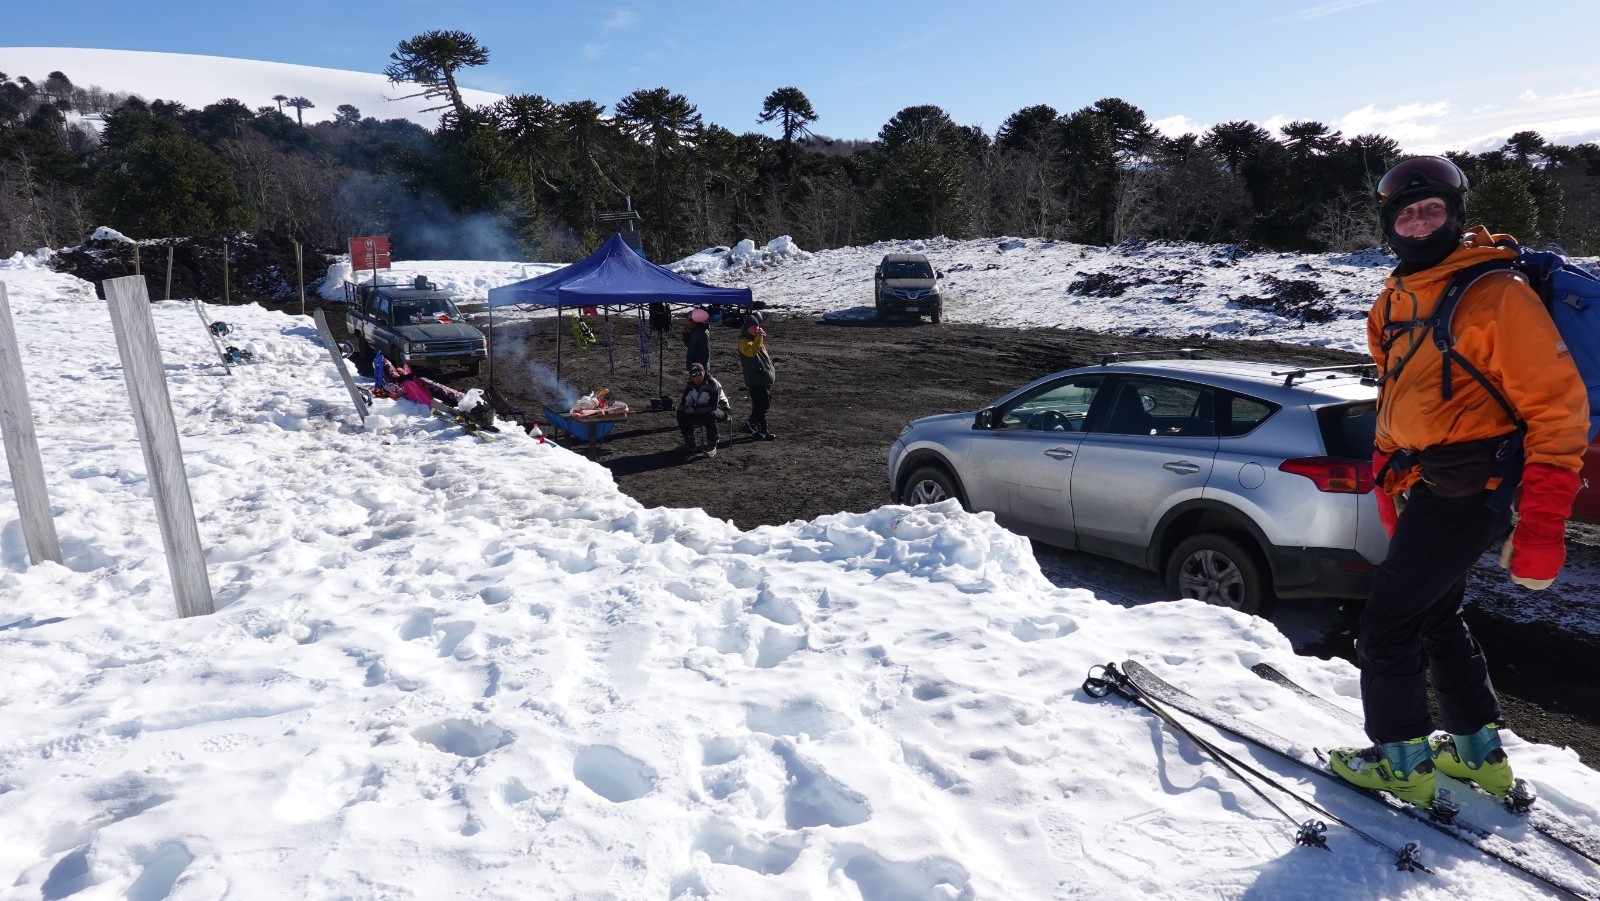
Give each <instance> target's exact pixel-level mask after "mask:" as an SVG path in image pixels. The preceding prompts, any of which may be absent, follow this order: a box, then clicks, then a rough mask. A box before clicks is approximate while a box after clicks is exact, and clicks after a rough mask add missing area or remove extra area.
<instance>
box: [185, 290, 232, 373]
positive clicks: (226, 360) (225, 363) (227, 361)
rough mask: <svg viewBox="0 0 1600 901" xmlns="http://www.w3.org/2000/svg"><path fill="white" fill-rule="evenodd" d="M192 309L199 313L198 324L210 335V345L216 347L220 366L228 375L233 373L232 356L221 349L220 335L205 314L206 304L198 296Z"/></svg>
mask: <svg viewBox="0 0 1600 901" xmlns="http://www.w3.org/2000/svg"><path fill="white" fill-rule="evenodd" d="M194 311H195V312H196V313H199V314H200V324H201V325H203V326H205V330H206V334H207V335H210V336H211V345H212V346H213V347H215V348H216V349H217V356H218V357H219V358H220V359H221V360H222V368H223V369H226V370H227V371H228V374H229V375H233V361H232V358H230V357H229V356H228V352H227V351H226V350H223V349H222V337H221V336H220V335H218V334H217V330H216V329H215V328H213V327H212V325H211V317H209V316H207V315H206V305H205V303H203V302H202V301H201V300H200V298H198V297H196V298H195V300H194Z"/></svg>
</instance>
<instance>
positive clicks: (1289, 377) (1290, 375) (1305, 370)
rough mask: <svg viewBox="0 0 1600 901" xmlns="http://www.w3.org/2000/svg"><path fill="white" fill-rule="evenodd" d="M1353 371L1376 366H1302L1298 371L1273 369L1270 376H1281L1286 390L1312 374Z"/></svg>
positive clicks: (1366, 364)
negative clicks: (1296, 381) (1298, 380)
mask: <svg viewBox="0 0 1600 901" xmlns="http://www.w3.org/2000/svg"><path fill="white" fill-rule="evenodd" d="M1354 369H1360V370H1367V369H1371V370H1376V369H1377V365H1376V364H1374V363H1346V364H1345V365H1343V366H1303V367H1301V368H1299V369H1274V370H1273V371H1272V374H1273V375H1281V376H1283V377H1284V379H1283V387H1285V388H1287V387H1289V386H1290V385H1293V384H1294V380H1295V379H1303V378H1305V377H1306V376H1308V375H1310V374H1311V373H1313V372H1342V371H1348V370H1354Z"/></svg>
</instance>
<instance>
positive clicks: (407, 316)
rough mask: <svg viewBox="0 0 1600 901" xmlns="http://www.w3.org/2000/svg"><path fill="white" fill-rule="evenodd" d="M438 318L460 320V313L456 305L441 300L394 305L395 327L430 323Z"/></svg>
mask: <svg viewBox="0 0 1600 901" xmlns="http://www.w3.org/2000/svg"><path fill="white" fill-rule="evenodd" d="M440 317H448V318H450V319H460V318H461V311H460V310H457V309H456V305H455V304H453V303H451V302H450V301H448V300H444V299H443V298H437V299H434V300H417V301H411V302H408V303H397V304H395V305H394V315H393V322H394V324H395V325H405V324H407V323H412V322H432V321H435V320H437V319H439V318H440Z"/></svg>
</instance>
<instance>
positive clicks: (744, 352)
mask: <svg viewBox="0 0 1600 901" xmlns="http://www.w3.org/2000/svg"><path fill="white" fill-rule="evenodd" d="M761 321H762V320H761V313H760V312H758V311H755V310H752V311H751V312H750V314H749V315H748V316H746V317H745V318H744V326H743V328H742V329H741V333H740V336H739V365H740V366H741V367H742V368H743V369H744V387H745V390H746V391H748V392H750V418H749V419H747V420H745V423H744V431H745V434H747V435H750V436H751V437H753V438H759V439H761V440H762V441H772V440H774V439H776V438H777V437H778V436H777V435H774V434H772V431H771V430H770V429H768V428H767V410H768V409H769V408H770V407H771V406H772V386H773V385H774V384H776V383H777V381H778V368H777V367H776V366H774V365H772V355H771V354H769V353H767V332H766V330H765V329H763V328H762V327H761Z"/></svg>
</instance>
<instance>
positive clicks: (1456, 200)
mask: <svg viewBox="0 0 1600 901" xmlns="http://www.w3.org/2000/svg"><path fill="white" fill-rule="evenodd" d="M1470 187H1471V185H1470V183H1469V182H1468V181H1467V174H1466V173H1465V172H1462V171H1461V168H1460V167H1459V166H1457V165H1456V164H1455V163H1452V162H1450V161H1449V160H1447V159H1445V158H1444V157H1442V156H1413V157H1407V158H1406V159H1403V160H1401V161H1400V162H1398V163H1395V164H1394V166H1393V167H1391V168H1390V169H1389V171H1388V172H1385V173H1383V177H1382V178H1380V179H1378V185H1377V187H1376V188H1375V189H1374V190H1373V192H1372V197H1373V200H1375V201H1376V202H1377V204H1378V216H1379V218H1381V219H1382V220H1383V224H1384V227H1385V228H1386V229H1387V228H1388V227H1389V226H1390V225H1392V224H1393V222H1394V217H1395V214H1396V213H1398V212H1399V211H1400V210H1403V209H1405V208H1406V207H1407V206H1409V205H1410V204H1413V203H1416V202H1417V201H1418V200H1421V199H1422V198H1423V197H1428V196H1438V197H1443V198H1444V199H1445V201H1446V202H1447V203H1449V204H1450V210H1451V212H1452V213H1454V214H1455V217H1456V218H1457V219H1458V220H1459V221H1460V222H1465V221H1466V218H1467V191H1468V189H1469V188H1470Z"/></svg>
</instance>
